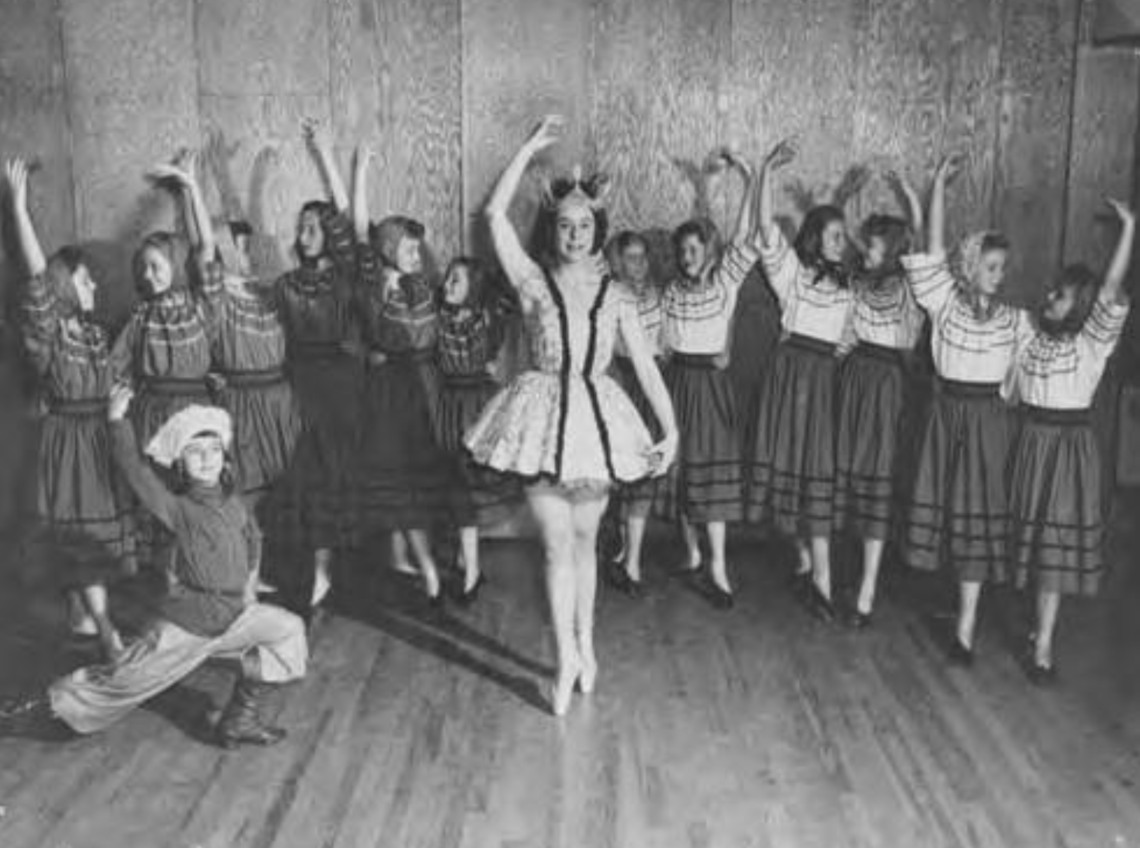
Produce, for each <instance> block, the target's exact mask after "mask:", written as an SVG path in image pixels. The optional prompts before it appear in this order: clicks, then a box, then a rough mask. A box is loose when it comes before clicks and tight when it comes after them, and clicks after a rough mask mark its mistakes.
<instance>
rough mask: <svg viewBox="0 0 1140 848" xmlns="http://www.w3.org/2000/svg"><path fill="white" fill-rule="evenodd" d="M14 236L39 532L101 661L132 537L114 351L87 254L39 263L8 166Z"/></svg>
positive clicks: (19, 171) (111, 650) (21, 170)
mask: <svg viewBox="0 0 1140 848" xmlns="http://www.w3.org/2000/svg"><path fill="white" fill-rule="evenodd" d="M7 176H8V183H9V185H10V187H11V191H12V207H13V213H14V215H15V224H16V226H15V235H16V241H17V244H18V245H19V248H20V253H21V255H22V258H23V260H24V264H25V267H26V269H27V273H28V282H27V287H26V289H25V291H24V298H23V300H24V303H23V317H24V322H23V329H24V347H25V350H26V351H27V354H28V358H29V361H30V362H31V364H32V367H33V368H34V369H35V371H36V375H37V377H38V378H39V395H40V399H41V402H42V403H43V404H44V406H45V407H46V414H45V416H44V419H43V425H42V427H41V430H40V436H39V442H38V444H37V446H36V496H35V501H34V520H35V526H36V532H35V535H36V536H37V537H39V538H40V539H42V540H43V541H45V542H46V543H47V548H48V553H49V556H50V557H51V559H52V560H53V561H58V560H60V559H63V560H64V561H65V562H66V571H67V573H66V574H64V577H63V580H62V581H61V582H62V583H63V584H64V585H65V586H67V587H68V592H67V598H68V606H69V625H70V627H71V630H72V632H73V634H76V635H81V636H97V637H98V640H99V643H100V645H101V647H102V650H103V653H104V655H105V656H106V658H107V659H113V658H114V657H116V656H118V654H119V653H120V652H121V651H122V649H123V642H122V639H121V638H120V637H119V633H118V631H117V630H116V629H115V626H114V624H113V623H112V622H111V618H110V615H109V614H108V611H107V589H106V586H105V582H106V580H107V579H108V578H111V577H114V576H117V575H119V574H122V573H123V571H124V570H127V571H129V570H130V569H131V566H132V560H133V538H132V535H131V532H130V530H131V527H130V522H129V510H128V509H127V497H126V492H124V491H123V489H122V485H121V480H120V479H119V477H118V474H116V473H115V471H114V469H113V467H112V464H111V451H110V443H109V440H108V437H107V421H106V417H107V416H106V414H105V410H106V405H107V397H108V394H109V392H110V390H111V382H112V373H111V363H110V345H109V341H108V336H107V331H106V329H105V328H104V327H103V326H102V325H101V324H100V323H99V322H98V321H96V320H95V318H94V314H93V310H94V308H95V297H96V292H97V290H98V288H97V286H96V284H95V281H94V280H93V279H92V277H91V273H90V271H89V269H88V268H87V265H86V262H85V260H84V257H83V254H82V253H81V252H80V251H79V250H78V249H77V248H74V247H64V248H61V249H60V250H59V251H58V252H56V253H55V254H54V255H53V256H52V257H51V258H50V259H45V258H44V254H43V250H42V249H41V248H40V242H39V239H38V238H37V236H36V231H35V227H34V226H33V224H32V219H31V215H30V214H29V213H28V167H27V164H26V163H25V162H24V161H23V160H21V159H15V160H12V161H10V162H8V164H7Z"/></svg>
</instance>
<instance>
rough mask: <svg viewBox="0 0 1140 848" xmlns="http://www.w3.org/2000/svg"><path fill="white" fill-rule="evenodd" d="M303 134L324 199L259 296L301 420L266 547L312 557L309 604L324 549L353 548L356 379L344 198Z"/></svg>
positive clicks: (328, 163) (323, 589)
mask: <svg viewBox="0 0 1140 848" xmlns="http://www.w3.org/2000/svg"><path fill="white" fill-rule="evenodd" d="M303 132H304V135H305V139H306V141H307V143H308V145H309V148H310V150H311V151H312V153H313V155H314V156H315V157H316V160H317V165H318V167H319V169H320V172H321V176H322V177H323V179H324V182H325V185H326V186H327V188H328V191H329V195H330V197H331V198H332V199H331V201H327V200H311V201H309V202H308V203H306V204H305V205H304V206H303V207H301V213H300V215H299V216H298V218H297V240H296V242H295V243H294V251H295V252H296V254H297V260H298V266H297V267H296V268H294V269H293V270H291V271H288V272H286V273H285V274H284V275H282V276H281V277H280V278H278V279H277V280H276V281H275V282H274V283H273V284H272V286H271V288H270V289H269V291H268V292H266V293H265V294H266V296H268V297H269V298H271V300H272V303H273V308H274V309H275V311H276V314H277V316H278V318H279V320H280V321H281V324H282V325H283V326H284V328H285V346H286V354H287V359H288V364H289V371H290V378H291V380H292V385H293V391H294V392H295V394H296V397H297V399H298V400H299V402H300V407H301V415H302V422H303V424H302V427H303V429H302V432H301V436H300V438H299V439H298V442H297V447H296V450H295V451H294V454H293V462H292V464H291V466H290V467H289V469H288V471H287V473H286V474H285V475H284V477H283V478H282V480H281V482H280V483H279V485H278V486H277V487H276V488H275V491H274V493H273V495H272V496H271V498H270V500H271V501H273V505H272V508H271V509H270V510H269V512H270V513H271V514H272V515H273V525H274V526H273V527H272V528H271V534H272V538H273V541H275V542H278V543H280V544H282V545H284V546H286V547H288V548H291V549H293V550H303V551H306V552H312V565H311V566H310V567H309V568H307V569H306V571H307V574H306V575H305V579H304V580H300V581H298V582H300V583H303V584H307V583H308V579H309V575H312V576H311V581H312V582H311V584H309V585H311V589H310V590H309V591H307V592H306V593H305V594H306V597H305V598H304V602H303V603H299V604H298V606H306V607H311V608H315V607H317V606H319V605H320V604H321V603H322V601H324V599H325V598H326V596H327V595H328V593H329V590H330V589H331V587H332V581H331V572H330V565H331V561H332V553H333V550H334V549H336V548H344V547H347V546H349V545H351V544H352V542H353V533H354V530H355V501H356V498H355V493H356V472H355V466H356V463H357V461H358V459H359V457H358V456H357V448H358V443H359V439H358V428H359V427H360V425H361V421H360V409H361V405H360V394H361V391H362V386H363V382H362V371H361V362H360V356H359V346H360V345H359V337H360V331H359V325H358V322H357V320H356V316H355V309H354V301H353V290H354V279H355V276H356V248H355V245H354V242H353V233H352V223H351V222H350V221H349V219H348V217H347V214H348V203H349V200H348V193H347V191H346V190H345V187H344V183H343V181H342V180H341V177H340V172H339V171H338V170H337V167H336V163H335V162H334V160H333V153H332V143H331V141H330V139H329V138H328V134H327V132H326V131H325V129H324V128H323V127H322V126H321V125H320V124H318V123H317V122H315V121H312V120H309V121H306V122H305V124H304V126H303Z"/></svg>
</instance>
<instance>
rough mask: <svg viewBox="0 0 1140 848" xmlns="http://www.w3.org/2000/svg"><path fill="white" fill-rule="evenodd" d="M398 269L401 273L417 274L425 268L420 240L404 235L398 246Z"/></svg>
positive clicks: (396, 258)
mask: <svg viewBox="0 0 1140 848" xmlns="http://www.w3.org/2000/svg"><path fill="white" fill-rule="evenodd" d="M395 260H396V270H397V271H399V272H400V273H401V274H416V273H419V271H420V270H421V269H422V268H423V265H424V263H423V259H422V257H421V254H420V240H419V239H416V238H412V237H411V236H404V237H403V238H401V239H400V243H399V244H398V245H397V246H396V256H395Z"/></svg>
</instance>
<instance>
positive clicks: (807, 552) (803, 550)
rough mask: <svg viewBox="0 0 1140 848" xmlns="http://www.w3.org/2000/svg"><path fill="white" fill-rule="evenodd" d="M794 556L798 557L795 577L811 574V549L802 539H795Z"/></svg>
mask: <svg viewBox="0 0 1140 848" xmlns="http://www.w3.org/2000/svg"><path fill="white" fill-rule="evenodd" d="M796 554H797V555H798V556H799V567H798V568H797V569H796V576H797V577H802V576H804V575H807V574H811V573H812V567H811V565H812V563H811V547H810V546H809V545H808V543H807V542H806V541H804V540H803V539H796Z"/></svg>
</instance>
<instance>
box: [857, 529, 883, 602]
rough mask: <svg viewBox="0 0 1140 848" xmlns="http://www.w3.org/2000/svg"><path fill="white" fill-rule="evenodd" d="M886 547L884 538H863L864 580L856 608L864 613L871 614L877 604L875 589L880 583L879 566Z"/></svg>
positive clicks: (860, 585) (860, 586)
mask: <svg viewBox="0 0 1140 848" xmlns="http://www.w3.org/2000/svg"><path fill="white" fill-rule="evenodd" d="M884 547H885V542H884V541H883V540H882V539H864V540H863V581H862V582H861V583H860V584H859V597H858V599H857V600H856V601H855V609H857V610H858V611H859V612H861V613H863V614H864V615H870V614H871V609H872V608H873V607H874V606H875V590H876V589H877V587H878V585H879V566H880V565H881V563H882V561H883V548H884Z"/></svg>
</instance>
